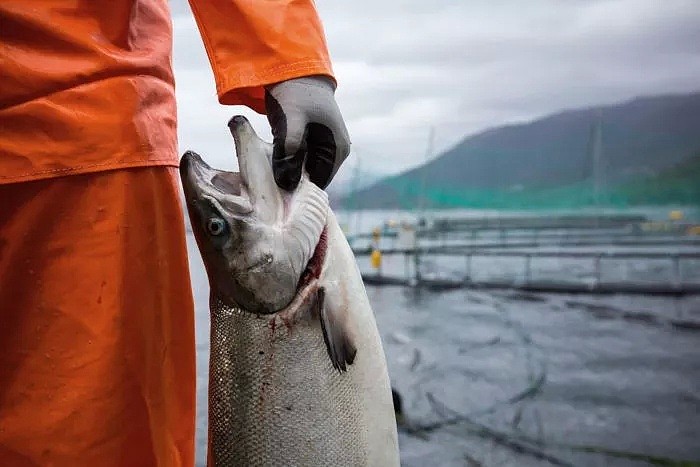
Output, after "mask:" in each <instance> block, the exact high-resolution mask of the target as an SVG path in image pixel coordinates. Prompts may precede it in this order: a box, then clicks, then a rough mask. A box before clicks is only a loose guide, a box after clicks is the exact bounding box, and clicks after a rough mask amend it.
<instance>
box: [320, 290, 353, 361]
mask: <svg viewBox="0 0 700 467" xmlns="http://www.w3.org/2000/svg"><path fill="white" fill-rule="evenodd" d="M325 296H326V291H325V290H324V288H323V287H320V288H319V289H318V293H317V295H316V307H317V308H316V311H317V312H318V316H319V317H320V319H321V330H322V331H323V341H324V342H325V343H326V350H327V351H328V357H330V359H331V363H332V364H333V367H334V368H335V369H336V370H338V371H339V372H341V373H342V372H344V371H347V368H348V365H352V362H354V361H355V354H356V353H357V348H356V347H355V344H354V343H353V341H352V337H351V336H350V333H349V330H348V329H347V323H346V322H345V320H344V317H343V316H342V315H341V313H342V311H338V310H332V309H330V308H329V307H328V306H326V303H325Z"/></svg>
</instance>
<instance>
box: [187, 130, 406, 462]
mask: <svg viewBox="0 0 700 467" xmlns="http://www.w3.org/2000/svg"><path fill="white" fill-rule="evenodd" d="M246 125H247V122H246ZM239 127H240V125H238V126H236V127H232V132H233V133H234V137H237V136H238V138H237V139H236V143H237V148H238V157H239V161H240V160H241V157H244V158H247V159H246V163H247V164H248V167H250V166H251V160H252V158H253V157H259V158H264V157H265V156H264V155H262V154H261V155H258V156H256V155H255V154H249V153H250V152H251V151H246V148H259V147H261V146H259V145H252V146H250V145H246V144H239V143H240V142H239V140H240V139H241V135H240V132H241V130H240V129H239ZM243 131H244V132H248V133H250V131H252V130H251V129H250V128H243ZM237 132H238V133H237ZM256 138H257V137H256ZM268 156H269V154H268ZM186 157H187V156H186ZM265 160H266V161H267V159H265ZM193 163H198V162H196V161H195V162H193V161H188V162H187V164H184V165H187V166H191V165H192V164H193ZM241 166H244V164H243V163H241ZM242 168H243V167H242ZM263 169H264V170H268V171H270V175H271V167H270V166H269V161H268V162H267V165H266V166H265V165H264V164H263V166H262V169H261V168H260V167H258V169H255V170H263ZM181 170H182V169H181ZM248 170H250V169H248ZM242 172H243V171H242ZM192 173H193V172H192V170H190V169H185V170H182V176H183V185H184V186H185V193H186V201H187V203H188V207H189V209H190V216H191V219H192V223H193V230H194V231H195V235H196V236H197V241H198V245H199V246H200V251H201V252H202V256H203V258H204V262H205V265H206V266H207V271H208V273H209V277H210V284H211V286H212V293H211V298H210V311H211V337H210V339H211V343H210V345H211V353H210V366H209V452H208V459H209V464H210V465H214V466H217V467H218V466H382V467H383V466H397V465H399V456H398V441H397V434H396V420H395V417H394V411H393V403H392V399H391V387H390V383H389V377H388V372H387V367H386V360H385V357H384V352H383V349H382V344H381V340H380V337H379V333H378V331H377V327H376V323H375V319H374V314H373V311H372V309H371V307H370V304H369V300H368V298H367V295H366V292H365V289H364V285H363V283H362V279H361V276H360V273H359V270H358V269H357V265H356V263H355V259H354V256H353V254H352V251H351V249H350V247H349V245H348V243H347V241H346V239H345V236H344V234H343V233H342V231H341V229H340V227H339V225H338V223H337V221H336V219H335V216H334V215H333V213H332V212H331V211H330V209H329V208H327V207H326V208H325V209H326V211H325V218H324V219H323V222H322V223H321V224H319V226H315V225H313V227H308V225H311V224H314V222H315V221H314V220H308V219H305V220H302V221H295V220H293V218H294V215H292V214H290V213H289V211H290V210H291V211H293V210H294V207H293V205H294V204H295V203H302V204H303V203H304V202H309V201H308V200H307V201H304V199H305V198H304V196H306V195H303V194H302V193H303V192H304V190H307V191H308V190H311V191H314V190H315V187H312V186H311V185H310V182H309V181H308V179H307V178H306V177H304V178H303V179H302V183H301V186H300V188H299V189H298V190H297V194H296V195H295V196H296V197H297V198H298V199H296V198H295V197H294V196H292V197H291V198H286V200H285V203H287V204H286V205H285V206H286V207H284V208H283V209H282V211H284V212H286V214H284V215H282V217H281V219H283V220H281V221H279V222H278V223H279V225H282V226H283V227H280V228H281V229H282V230H283V231H285V230H284V229H285V228H287V227H286V226H288V224H290V223H295V222H299V223H300V225H301V226H296V227H293V228H290V229H291V230H289V232H297V233H296V234H295V235H299V236H301V237H304V235H303V234H299V233H298V232H301V231H304V229H307V230H309V231H310V232H311V231H313V234H311V237H313V238H315V243H316V244H314V245H312V247H315V250H314V249H313V248H312V250H313V251H312V252H307V251H306V250H308V249H309V248H308V246H304V245H302V244H305V242H304V241H301V242H296V243H295V242H292V243H287V244H285V245H297V244H300V245H302V246H300V247H299V248H300V251H302V250H303V253H298V254H297V253H296V252H293V251H292V252H289V255H287V253H286V252H285V253H283V254H281V253H279V252H278V251H277V250H278V249H280V248H282V249H285V248H286V249H287V250H289V249H292V248H293V247H290V246H287V247H280V246H279V245H282V242H276V243H275V242H273V243H274V244H275V245H274V247H273V248H272V250H270V249H269V248H267V247H266V246H260V245H256V248H258V247H259V249H261V251H268V252H270V251H271V253H266V255H269V256H265V257H266V258H268V260H267V261H264V262H263V263H267V262H270V263H271V264H270V265H269V267H271V268H273V269H274V268H275V267H277V269H280V268H281V269H284V268H285V267H287V266H284V265H287V264H291V265H290V266H289V267H290V268H291V269H292V270H293V271H295V272H297V271H298V273H299V275H300V276H301V275H303V274H306V276H304V277H306V278H305V279H303V278H302V277H300V281H301V282H300V284H302V285H303V286H300V287H299V290H297V291H296V295H295V297H294V298H293V299H292V301H291V302H289V299H288V294H286V293H280V294H279V296H280V297H284V298H280V301H279V303H283V302H289V303H286V306H283V307H280V309H278V310H270V309H269V307H268V308H264V307H263V308H261V310H262V311H258V312H250V311H249V310H248V309H246V308H245V307H243V306H241V305H240V303H238V302H237V301H234V300H235V297H236V295H237V294H240V292H238V290H239V289H235V290H233V291H231V292H218V291H219V290H222V289H225V288H226V283H225V282H226V280H227V279H226V277H223V276H225V274H223V273H222V272H221V271H222V267H221V266H220V265H214V266H212V265H211V264H212V263H216V261H218V260H220V258H218V257H210V256H212V255H214V256H216V255H217V254H218V253H217V251H223V252H224V253H225V254H224V256H226V257H227V258H228V260H227V262H226V264H229V265H230V264H232V263H235V262H236V261H238V260H237V258H236V256H235V255H232V254H230V251H232V250H231V249H232V248H233V247H232V246H231V242H228V243H226V242H224V243H222V245H226V246H224V247H220V248H219V247H217V248H219V249H217V248H211V245H209V244H208V243H206V242H208V240H207V238H206V232H203V227H201V226H202V225H209V224H207V222H210V221H209V220H207V216H208V215H211V214H210V213H209V211H206V212H205V215H201V212H199V213H198V212H197V210H196V209H195V208H194V206H195V204H196V198H197V196H198V194H201V193H202V192H206V193H207V196H211V195H212V193H214V196H215V197H216V193H215V191H211V190H208V191H207V190H204V191H198V190H197V189H195V188H196V187H193V186H192V185H193V184H196V183H203V179H201V178H198V177H193V176H192ZM257 175H260V174H259V173H258V174H257ZM241 176H242V178H243V179H244V180H243V181H244V182H245V179H246V178H250V177H251V175H250V174H248V175H247V176H246V174H245V173H242V174H241ZM270 179H271V178H270ZM264 181H265V182H267V181H268V179H267V178H265V179H264ZM273 183H274V182H273ZM188 185H189V187H188ZM274 189H275V190H276V187H274ZM242 191H243V192H245V188H244V189H243V190H242ZM314 193H316V192H315V191H314ZM317 195H318V194H317V193H316V194H314V195H313V196H311V198H309V199H312V200H315V199H316V198H314V196H317ZM281 196H282V198H285V195H284V194H282V195H281ZM258 198H259V199H261V198H265V203H266V206H268V207H269V206H272V205H274V203H271V201H270V196H269V194H268V195H266V196H264V197H263V196H259V197H258ZM310 203H312V204H314V206H320V204H319V203H318V202H317V201H313V202H310ZM214 204H216V203H214ZM207 209H208V208H207ZM222 209H224V208H222ZM255 209H256V207H255V203H253V210H255ZM303 209H304V210H305V211H304V212H306V209H307V208H306V207H304V208H303ZM321 210H322V209H321ZM218 214H219V212H218V210H217V213H216V215H218ZM227 216H228V214H226V213H224V214H222V217H223V218H227ZM264 217H265V219H266V220H265V222H266V223H269V222H270V221H269V219H272V218H274V216H271V215H269V213H267V214H265V216H264ZM278 217H279V216H278ZM290 219H291V220H290ZM227 220H228V224H229V225H230V226H235V225H237V224H236V221H233V220H231V219H227ZM195 223H198V225H199V226H200V227H195ZM273 223H274V222H273ZM307 224H308V225H307ZM307 227H308V228H307ZM214 230H215V231H216V229H214ZM285 232H287V231H285ZM316 232H318V234H317V235H316ZM321 232H322V233H321ZM285 235H287V234H285ZM259 237H260V239H261V240H260V241H264V239H265V238H267V237H265V236H259ZM273 237H274V235H273V236H271V237H270V238H273ZM236 238H245V235H242V236H238V237H236ZM215 246H216V245H215ZM321 247H323V248H322V250H323V251H322V254H321V255H320V257H319V255H318V252H319V250H321ZM256 248H252V247H251V248H246V249H244V250H246V251H248V250H255V249H256ZM237 251H238V250H237ZM227 255H228V256H227ZM311 255H312V256H311ZM287 256H290V257H292V258H303V261H305V262H306V261H309V264H311V263H312V262H314V259H316V260H318V264H316V268H315V269H314V270H313V271H312V272H311V273H309V271H308V268H307V270H306V272H303V271H304V266H306V264H303V265H295V262H297V260H296V259H293V260H292V261H291V263H290V262H289V261H288V258H287ZM278 258H279V259H278ZM278 261H279V262H278ZM243 262H245V263H246V264H248V263H251V262H252V263H254V264H255V266H253V267H252V268H250V267H249V268H247V269H245V271H249V272H250V273H251V274H255V273H256V272H257V271H258V269H259V268H260V266H259V265H258V264H259V263H256V262H255V261H253V260H247V259H246V260H245V261H243ZM231 267H232V268H233V269H235V267H234V266H231ZM224 269H225V268H224ZM302 272H303V274H302ZM231 274H234V275H235V274H238V273H237V272H233V273H231ZM289 274H291V273H289ZM289 274H288V273H286V272H285V273H284V274H279V275H277V276H279V277H286V276H287V275H289ZM272 276H275V275H271V274H270V273H269V270H265V271H263V273H261V274H260V277H254V278H252V282H250V283H252V284H256V285H261V286H263V287H266V278H270V279H269V280H270V283H269V285H267V287H269V290H267V292H269V294H271V295H275V294H276V293H277V292H276V289H280V288H284V287H286V286H285V285H284V284H286V282H284V281H286V279H285V280H284V281H282V282H280V283H277V282H276V279H275V277H277V276H275V277H272ZM304 281H305V282H304ZM239 282H240V281H239ZM280 284H282V285H280ZM242 293H243V294H244V295H246V296H251V297H255V296H260V291H253V292H250V293H249V292H247V291H243V292H242ZM232 296H233V297H234V299H232V298H231V297H232ZM265 300H267V298H265ZM273 301H274V300H273ZM255 306H257V305H255Z"/></svg>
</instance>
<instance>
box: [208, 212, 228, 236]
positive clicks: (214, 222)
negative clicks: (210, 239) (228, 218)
mask: <svg viewBox="0 0 700 467" xmlns="http://www.w3.org/2000/svg"><path fill="white" fill-rule="evenodd" d="M224 230H226V222H224V220H223V219H221V218H219V217H210V218H209V219H207V231H208V232H209V234H210V235H214V236H218V235H221V234H223V233H224Z"/></svg>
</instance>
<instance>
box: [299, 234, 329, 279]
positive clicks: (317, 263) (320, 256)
mask: <svg viewBox="0 0 700 467" xmlns="http://www.w3.org/2000/svg"><path fill="white" fill-rule="evenodd" d="M327 249H328V227H324V228H323V231H322V232H321V237H320V238H319V239H318V243H317V244H316V248H315V249H314V254H313V255H312V256H311V259H310V260H309V263H308V264H307V265H306V269H304V273H303V274H302V275H301V279H299V284H298V285H297V290H298V289H301V288H302V287H304V286H305V285H307V284H308V283H309V282H311V281H312V280H313V279H318V278H319V277H320V276H321V269H323V262H324V260H325V259H326V250H327Z"/></svg>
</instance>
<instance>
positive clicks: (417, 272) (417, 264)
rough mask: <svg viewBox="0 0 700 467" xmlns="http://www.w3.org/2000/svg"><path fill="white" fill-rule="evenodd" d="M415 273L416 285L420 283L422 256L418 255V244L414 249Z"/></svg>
mask: <svg viewBox="0 0 700 467" xmlns="http://www.w3.org/2000/svg"><path fill="white" fill-rule="evenodd" d="M413 270H414V271H413V273H414V277H415V279H416V285H418V283H420V280H421V279H420V258H419V255H418V245H416V248H414V249H413Z"/></svg>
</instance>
